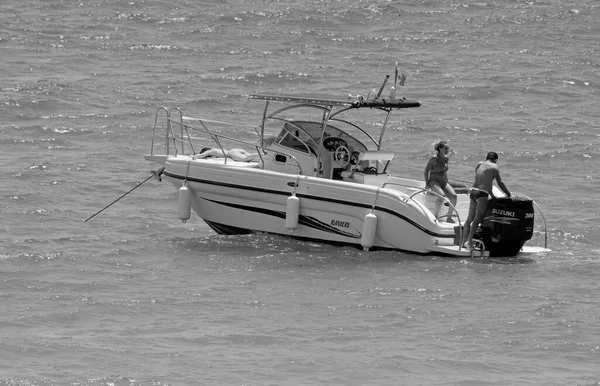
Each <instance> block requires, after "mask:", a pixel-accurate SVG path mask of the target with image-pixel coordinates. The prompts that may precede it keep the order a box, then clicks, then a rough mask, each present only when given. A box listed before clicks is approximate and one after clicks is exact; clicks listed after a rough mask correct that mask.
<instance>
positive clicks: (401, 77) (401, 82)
mask: <svg viewBox="0 0 600 386" xmlns="http://www.w3.org/2000/svg"><path fill="white" fill-rule="evenodd" d="M405 80H406V75H404V73H402V75H400V86H404V81H405Z"/></svg>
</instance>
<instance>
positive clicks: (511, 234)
mask: <svg viewBox="0 0 600 386" xmlns="http://www.w3.org/2000/svg"><path fill="white" fill-rule="evenodd" d="M533 220H534V211H533V201H532V200H530V199H525V198H520V197H513V198H508V197H497V198H494V199H492V200H490V201H489V202H488V205H487V209H486V211H485V216H484V218H483V221H482V222H481V225H480V227H479V229H478V231H477V233H475V237H474V238H476V239H480V240H481V241H483V242H484V244H485V249H487V250H488V251H490V256H497V257H500V256H502V257H510V256H515V255H516V254H517V253H519V251H520V250H521V248H522V247H523V244H525V242H526V241H527V240H531V237H532V236H533Z"/></svg>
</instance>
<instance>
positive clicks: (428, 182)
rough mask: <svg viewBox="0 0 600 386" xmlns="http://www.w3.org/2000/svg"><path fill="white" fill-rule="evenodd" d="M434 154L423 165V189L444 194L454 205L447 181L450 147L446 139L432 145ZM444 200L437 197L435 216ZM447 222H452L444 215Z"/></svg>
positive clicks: (452, 190) (450, 188) (453, 198)
mask: <svg viewBox="0 0 600 386" xmlns="http://www.w3.org/2000/svg"><path fill="white" fill-rule="evenodd" d="M434 149H435V151H436V152H437V154H436V155H434V156H433V157H431V159H430V160H429V162H427V166H426V167H425V189H430V190H432V191H434V192H436V193H438V194H441V195H444V194H445V195H446V197H448V199H449V200H450V202H451V203H452V205H453V206H454V205H456V193H455V192H454V189H453V188H452V186H451V185H450V184H449V183H448V152H449V151H450V147H449V146H448V144H447V143H446V141H440V142H438V143H436V144H435V146H434ZM443 202H444V200H443V199H442V198H438V199H437V201H436V202H435V210H434V212H435V213H434V215H435V217H436V218H438V217H439V215H440V209H441V208H442V203H443ZM446 221H447V222H454V221H453V220H452V218H451V217H450V216H447V217H446Z"/></svg>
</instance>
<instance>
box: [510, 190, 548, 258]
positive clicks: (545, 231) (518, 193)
mask: <svg viewBox="0 0 600 386" xmlns="http://www.w3.org/2000/svg"><path fill="white" fill-rule="evenodd" d="M516 195H519V196H524V197H525V198H527V199H528V200H531V202H532V203H533V204H534V205H535V206H536V207H537V208H538V209H539V210H540V214H541V215H542V220H544V249H548V227H547V225H546V217H544V212H543V211H542V208H540V206H539V205H538V204H537V202H535V201H534V200H532V199H531V197H529V196H528V195H526V194H523V193H520V192H517V193H513V196H516Z"/></svg>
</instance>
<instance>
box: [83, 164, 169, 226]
mask: <svg viewBox="0 0 600 386" xmlns="http://www.w3.org/2000/svg"><path fill="white" fill-rule="evenodd" d="M164 170H165V168H164V167H162V168H160V169H158V170H156V171H152V174H150V176H148V178H146V179H145V180H144V181H142V182H140V183H139V184H137V185H136V186H134V187H133V188H131V189H130V190H129V191H128V192H127V193H125V194H123V195H121V197H119V198H117V199H116V200H114V201H113V202H111V203H110V204H108V205H106V206H105V207H104V208H102V209H100V210H99V211H97V212H96V213H94V214H93V215H91V216H90V217H88V218H87V219H85V221H84V222H87V221H88V220H91V219H92V218H94V217H96V216H97V215H99V214H100V213H102V212H104V211H105V210H106V209H108V208H109V207H111V206H112V205H114V204H115V203H116V202H117V201H119V200H120V199H122V198H123V197H125V196H126V195H128V194H129V193H131V192H133V191H134V190H135V189H137V188H139V187H140V186H142V185H143V184H144V183H146V182H147V181H148V180H149V179H151V178H156V179H158V180H159V181H161V176H162V173H163V171H164Z"/></svg>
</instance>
